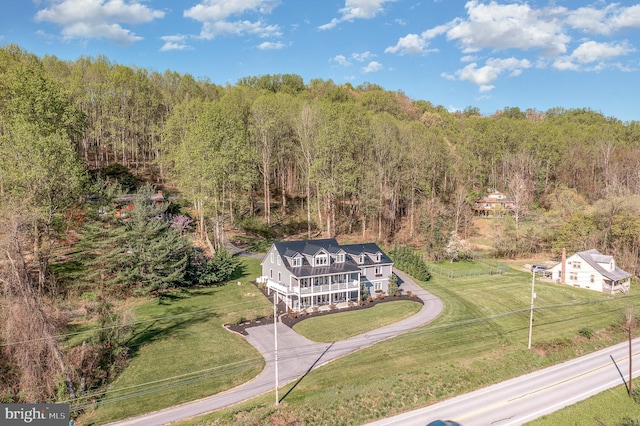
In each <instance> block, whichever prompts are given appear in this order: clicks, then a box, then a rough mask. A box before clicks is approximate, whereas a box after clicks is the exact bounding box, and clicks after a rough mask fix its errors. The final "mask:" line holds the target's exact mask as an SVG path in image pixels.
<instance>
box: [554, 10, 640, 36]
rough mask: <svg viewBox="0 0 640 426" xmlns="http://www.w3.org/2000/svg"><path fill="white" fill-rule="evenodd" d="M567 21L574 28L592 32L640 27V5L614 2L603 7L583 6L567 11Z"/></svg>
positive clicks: (608, 32) (602, 32)
mask: <svg viewBox="0 0 640 426" xmlns="http://www.w3.org/2000/svg"><path fill="white" fill-rule="evenodd" d="M566 22H567V24H568V25H569V26H571V27H572V28H575V29H578V30H582V31H584V32H587V33H590V34H601V35H611V34H613V33H615V32H618V31H622V30H626V29H633V28H640V5H635V6H630V7H620V5H619V4H617V3H613V4H610V5H607V6H605V7H604V8H602V9H596V8H595V7H581V8H579V9H576V10H575V11H570V12H567V19H566Z"/></svg>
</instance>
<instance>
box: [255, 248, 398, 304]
mask: <svg viewBox="0 0 640 426" xmlns="http://www.w3.org/2000/svg"><path fill="white" fill-rule="evenodd" d="M392 270H393V261H392V260H391V258H389V256H387V255H386V254H385V253H384V252H383V251H382V250H381V249H380V247H378V245H377V244H375V243H365V244H343V245H340V244H338V242H337V241H336V240H335V239H333V238H329V239H322V240H308V241H281V242H277V243H274V244H273V245H272V246H271V248H270V249H269V251H268V252H267V254H266V256H265V257H264V259H263V260H262V276H261V277H259V278H258V281H259V282H263V283H266V286H267V289H268V291H269V294H271V292H273V291H275V292H276V293H277V294H278V299H280V300H282V301H284V302H285V304H286V305H287V308H289V309H291V310H292V311H299V310H302V309H306V308H313V307H315V306H322V305H331V304H336V303H341V302H349V301H351V302H357V301H358V300H360V297H361V293H360V292H361V291H366V292H367V294H370V295H376V294H380V295H385V294H387V292H388V286H389V276H390V275H391V274H392Z"/></svg>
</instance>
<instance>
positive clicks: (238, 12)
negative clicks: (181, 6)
mask: <svg viewBox="0 0 640 426" xmlns="http://www.w3.org/2000/svg"><path fill="white" fill-rule="evenodd" d="M279 4H280V2H279V1H278V0H203V1H202V2H201V3H200V4H197V5H195V6H193V7H191V8H190V9H187V10H185V11H184V16H185V17H186V18H191V19H194V20H196V21H198V22H201V23H202V30H201V32H200V37H201V38H204V39H206V40H211V39H213V38H215V37H216V36H219V35H236V36H242V35H245V34H251V35H257V36H259V37H279V36H281V35H282V32H281V30H280V27H279V26H278V25H268V24H265V23H264V22H263V21H262V18H261V19H259V20H257V21H250V20H247V19H242V17H243V16H245V15H249V14H251V15H255V14H256V13H257V14H259V15H261V17H264V15H268V14H270V13H271V12H272V11H273V9H274V8H275V7H277V6H278V5H279ZM231 17H238V18H240V19H235V20H234V19H230V18H231Z"/></svg>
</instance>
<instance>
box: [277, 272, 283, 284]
mask: <svg viewBox="0 0 640 426" xmlns="http://www.w3.org/2000/svg"><path fill="white" fill-rule="evenodd" d="M280 281H282V274H281V273H280V272H278V282H280Z"/></svg>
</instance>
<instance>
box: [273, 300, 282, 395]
mask: <svg viewBox="0 0 640 426" xmlns="http://www.w3.org/2000/svg"><path fill="white" fill-rule="evenodd" d="M277 305H278V292H277V291H274V292H273V336H274V347H275V351H274V362H275V365H276V405H278V404H280V395H279V394H278V312H277V310H276V307H277Z"/></svg>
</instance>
